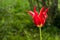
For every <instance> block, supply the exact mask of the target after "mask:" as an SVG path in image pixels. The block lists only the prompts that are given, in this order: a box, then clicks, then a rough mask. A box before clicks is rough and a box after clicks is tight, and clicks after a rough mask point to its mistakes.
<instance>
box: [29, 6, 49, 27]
mask: <svg viewBox="0 0 60 40" xmlns="http://www.w3.org/2000/svg"><path fill="white" fill-rule="evenodd" d="M47 12H48V8H47V9H45V8H44V7H42V9H41V10H40V13H39V14H38V12H37V11H36V7H34V11H33V12H32V11H28V13H29V14H30V15H31V16H32V18H33V21H34V23H35V25H36V26H37V27H42V26H43V25H44V23H45V21H46V19H47V17H48V16H47Z"/></svg>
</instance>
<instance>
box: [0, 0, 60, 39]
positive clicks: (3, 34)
mask: <svg viewBox="0 0 60 40" xmlns="http://www.w3.org/2000/svg"><path fill="white" fill-rule="evenodd" d="M34 6H37V11H38V12H39V10H40V9H41V7H42V6H46V8H47V7H50V9H49V12H48V19H47V21H46V23H45V25H44V27H42V37H43V40H60V0H0V40H39V28H38V27H36V26H35V24H34V23H33V21H32V17H31V16H30V15H29V14H28V13H27V11H28V10H33V7H34Z"/></svg>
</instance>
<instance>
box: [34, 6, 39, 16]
mask: <svg viewBox="0 0 60 40" xmlns="http://www.w3.org/2000/svg"><path fill="white" fill-rule="evenodd" d="M34 13H35V15H38V12H37V11H36V6H35V7H34Z"/></svg>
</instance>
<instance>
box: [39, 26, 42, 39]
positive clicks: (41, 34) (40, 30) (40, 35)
mask: <svg viewBox="0 0 60 40" xmlns="http://www.w3.org/2000/svg"><path fill="white" fill-rule="evenodd" d="M39 32H40V40H42V34H41V27H39Z"/></svg>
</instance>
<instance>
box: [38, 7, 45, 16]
mask: <svg viewBox="0 0 60 40" xmlns="http://www.w3.org/2000/svg"><path fill="white" fill-rule="evenodd" d="M44 11H45V8H44V7H42V8H41V10H40V13H39V15H42V14H43V12H44Z"/></svg>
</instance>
